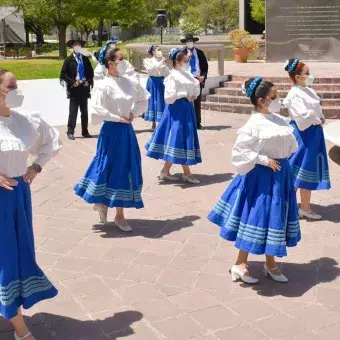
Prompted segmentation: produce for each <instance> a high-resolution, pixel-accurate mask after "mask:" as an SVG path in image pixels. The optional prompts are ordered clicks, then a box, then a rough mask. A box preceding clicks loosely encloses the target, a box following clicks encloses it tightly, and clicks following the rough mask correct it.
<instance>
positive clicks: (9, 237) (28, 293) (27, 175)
mask: <svg viewBox="0 0 340 340" xmlns="http://www.w3.org/2000/svg"><path fill="white" fill-rule="evenodd" d="M23 99H24V96H23V95H22V93H21V91H20V90H19V89H18V88H17V82H16V79H15V77H14V75H13V74H12V73H11V72H9V71H7V70H3V69H0V202H1V204H0V314H1V315H2V317H3V318H4V319H9V321H10V322H11V323H12V325H13V326H14V329H15V334H14V338H15V340H20V339H25V340H34V337H33V335H32V334H31V333H30V331H29V329H28V327H27V325H26V323H25V321H24V319H23V316H22V314H21V307H23V308H25V309H29V308H31V307H32V306H34V305H35V304H36V303H37V302H39V301H42V300H45V299H51V298H53V297H54V296H56V295H57V290H56V288H55V287H54V286H53V285H52V284H51V282H50V281H49V280H48V278H47V277H46V276H45V274H44V273H43V272H42V270H41V269H40V268H39V266H38V264H37V262H36V258H35V250H34V235H33V225H32V205H31V191H30V184H31V183H32V182H33V180H34V179H35V178H36V176H37V175H38V173H40V172H41V171H42V168H43V167H44V166H45V164H46V163H47V162H48V161H49V160H50V159H51V158H52V156H53V155H54V154H55V153H56V152H57V151H58V150H59V149H60V148H61V143H60V142H59V140H58V137H59V134H58V132H57V131H56V130H55V129H53V128H52V127H50V126H49V125H48V124H47V123H46V122H45V121H44V120H42V119H41V117H40V115H39V114H37V113H35V114H31V115H29V114H27V113H25V112H22V111H18V109H17V108H19V107H20V106H21V105H22V102H23ZM29 155H34V156H35V161H34V162H33V164H32V165H31V166H29V167H27V162H28V157H29Z"/></svg>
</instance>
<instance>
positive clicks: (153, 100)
mask: <svg viewBox="0 0 340 340" xmlns="http://www.w3.org/2000/svg"><path fill="white" fill-rule="evenodd" d="M146 89H147V91H148V92H149V93H150V95H151V97H150V98H149V105H148V110H147V111H146V112H145V113H144V114H143V118H144V120H146V121H148V122H159V121H160V120H161V118H162V115H163V111H164V108H165V101H164V77H149V78H148V80H147V83H146Z"/></svg>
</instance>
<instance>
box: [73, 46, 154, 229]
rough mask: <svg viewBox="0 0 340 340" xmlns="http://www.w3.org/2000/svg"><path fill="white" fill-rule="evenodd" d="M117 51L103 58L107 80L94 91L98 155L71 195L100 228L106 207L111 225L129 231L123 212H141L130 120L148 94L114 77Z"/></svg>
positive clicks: (139, 172)
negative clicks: (88, 206)
mask: <svg viewBox="0 0 340 340" xmlns="http://www.w3.org/2000/svg"><path fill="white" fill-rule="evenodd" d="M119 55H120V50H119V49H108V50H107V51H106V54H105V56H103V58H104V61H103V63H104V64H105V66H106V68H107V69H108V74H107V76H106V77H105V78H104V79H103V80H102V81H99V82H98V83H97V85H95V88H94V90H93V103H92V104H93V113H92V123H93V124H99V123H101V122H103V121H104V124H103V126H102V128H101V131H100V135H99V139H98V145H97V152H96V155H95V157H94V159H93V161H92V162H91V164H90V167H89V168H88V170H87V171H86V173H85V176H84V177H83V178H82V179H81V180H80V181H79V182H78V184H77V185H76V186H75V188H74V190H75V193H76V194H77V195H78V196H80V197H82V198H83V199H84V200H85V201H86V202H88V203H93V204H94V210H95V211H98V213H99V216H100V218H101V220H102V222H103V223H104V224H106V223H107V213H108V208H113V207H115V208H116V218H115V220H114V223H115V225H116V226H117V227H118V228H119V229H121V230H122V231H126V232H129V231H131V227H130V226H129V224H128V223H127V221H126V219H125V216H124V208H137V209H140V208H143V207H144V205H143V201H142V197H141V191H142V185H143V178H142V168H141V155H140V151H139V146H138V141H137V138H136V134H135V132H134V130H133V127H132V125H131V123H132V121H133V119H134V118H135V117H138V116H139V115H140V114H141V113H142V112H145V110H146V107H147V103H148V99H149V97H150V94H149V93H148V92H147V91H146V90H144V89H143V88H142V87H141V86H140V85H139V84H138V83H135V82H133V81H131V80H129V79H128V78H126V77H124V76H121V75H120V74H119V72H118V65H119V62H120V61H119V59H118V57H119Z"/></svg>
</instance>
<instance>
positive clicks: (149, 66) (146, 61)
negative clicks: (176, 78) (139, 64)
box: [143, 58, 158, 75]
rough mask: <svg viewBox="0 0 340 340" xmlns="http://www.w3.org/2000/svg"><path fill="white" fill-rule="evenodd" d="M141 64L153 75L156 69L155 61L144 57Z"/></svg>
mask: <svg viewBox="0 0 340 340" xmlns="http://www.w3.org/2000/svg"><path fill="white" fill-rule="evenodd" d="M143 66H144V68H145V70H146V71H147V72H148V73H149V74H150V75H153V74H155V72H156V71H157V66H158V65H157V64H156V63H153V62H152V59H151V58H145V59H144V60H143Z"/></svg>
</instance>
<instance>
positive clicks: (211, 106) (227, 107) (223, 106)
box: [202, 101, 340, 119]
mask: <svg viewBox="0 0 340 340" xmlns="http://www.w3.org/2000/svg"><path fill="white" fill-rule="evenodd" d="M202 109H204V110H210V111H218V112H231V113H240V114H250V113H251V111H252V110H253V106H252V105H251V104H237V103H222V102H211V101H205V102H202ZM322 109H323V113H324V115H325V117H326V118H328V119H338V118H340V106H324V107H323V108H322ZM282 114H283V115H285V116H287V115H288V113H287V109H283V110H282Z"/></svg>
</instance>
